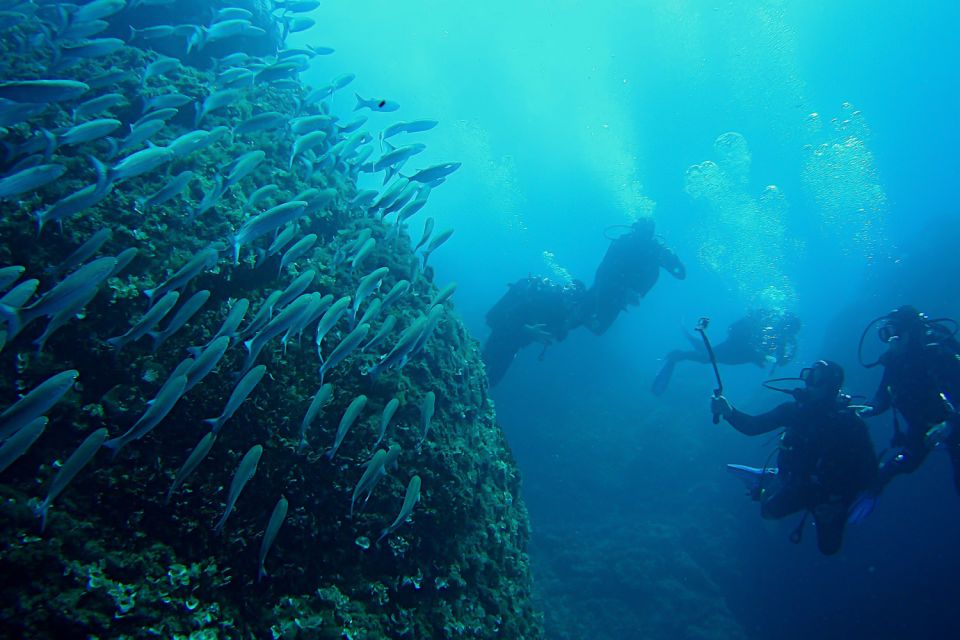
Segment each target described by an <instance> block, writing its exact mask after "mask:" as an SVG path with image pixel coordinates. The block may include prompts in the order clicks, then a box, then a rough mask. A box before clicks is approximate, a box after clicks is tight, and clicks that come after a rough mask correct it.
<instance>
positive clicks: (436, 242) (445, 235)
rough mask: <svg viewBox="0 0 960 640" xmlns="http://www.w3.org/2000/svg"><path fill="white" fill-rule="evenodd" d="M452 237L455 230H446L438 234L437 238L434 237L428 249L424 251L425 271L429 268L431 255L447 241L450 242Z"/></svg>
mask: <svg viewBox="0 0 960 640" xmlns="http://www.w3.org/2000/svg"><path fill="white" fill-rule="evenodd" d="M452 235H453V229H445V230H443V231H441V232H440V233H438V234H437V235H436V236H434V238H433V240H431V241H430V243H429V244H428V245H427V247H426V248H425V249H424V250H423V268H424V269H426V268H427V260H428V259H429V258H430V254H432V253H433V252H434V251H436V250H437V249H438V248H439V247H440V245H442V244H443V243H445V242H446V241H447V240H449V239H450V236H452Z"/></svg>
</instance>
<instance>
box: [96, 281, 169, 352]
mask: <svg viewBox="0 0 960 640" xmlns="http://www.w3.org/2000/svg"><path fill="white" fill-rule="evenodd" d="M179 299H180V294H179V293H177V292H176V291H168V292H167V293H166V294H164V295H163V297H161V298H160V299H159V300H157V303H156V304H155V305H153V306H152V307H150V308H149V309H147V311H146V313H144V314H143V316H142V317H141V318H140V320H138V321H137V322H136V324H134V325H133V326H132V327H130V329H128V330H127V332H126V333H124V334H123V335H121V336H117V337H115V338H109V339H107V341H106V342H107V344H109V345H110V346H111V347H113V348H114V349H116V350H118V351H119V350H120V349H122V348H123V347H124V346H125V345H127V344H128V343H130V342H136V341H137V340H139V339H140V338H142V337H143V336H145V335H147V332H149V331H150V330H151V329H153V328H154V327H155V326H157V325H158V324H159V323H160V321H161V320H163V319H164V318H165V317H166V316H167V314H168V313H170V310H171V309H173V307H174V306H175V305H176V304H177V300H179Z"/></svg>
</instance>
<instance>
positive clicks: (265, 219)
mask: <svg viewBox="0 0 960 640" xmlns="http://www.w3.org/2000/svg"><path fill="white" fill-rule="evenodd" d="M306 206H307V203H306V202H303V201H302V200H293V201H291V202H285V203H283V204H279V205H277V206H275V207H273V208H272V209H268V210H267V211H264V212H263V213H261V214H259V215H257V216H255V217H253V218H251V219H249V220H247V222H246V223H244V225H243V226H242V227H240V230H239V231H237V233H236V234H235V235H234V237H233V263H234V264H238V263H239V262H240V248H241V247H242V246H243V245H244V244H246V243H248V242H252V241H254V240H256V239H257V238H259V237H260V236H262V235H264V234H266V233H269V232H271V231H273V230H274V229H277V228H278V227H280V226H282V225H284V224H286V223H288V222H292V221H293V220H296V219H297V218H299V217H300V216H301V215H303V210H304V209H305V208H306Z"/></svg>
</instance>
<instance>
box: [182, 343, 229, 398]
mask: <svg viewBox="0 0 960 640" xmlns="http://www.w3.org/2000/svg"><path fill="white" fill-rule="evenodd" d="M228 346H230V338H229V337H227V336H220V337H219V338H216V339H215V340H213V341H212V342H211V343H210V344H209V345H208V346H207V348H206V349H204V350H203V351H202V352H201V353H200V354H199V355H198V356H197V357H196V360H195V361H194V363H193V366H192V367H190V369H189V370H188V371H187V388H186V389H185V390H184V393H188V392H189V391H190V390H191V389H192V388H194V387H195V386H197V385H198V384H200V382H201V381H202V380H203V379H204V378H206V377H207V375H208V374H209V373H210V372H211V371H213V369H214V367H216V366H217V364H218V363H219V362H220V359H221V358H223V354H224V353H226V351H227V347H228Z"/></svg>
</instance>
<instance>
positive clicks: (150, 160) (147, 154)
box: [109, 122, 174, 182]
mask: <svg viewBox="0 0 960 640" xmlns="http://www.w3.org/2000/svg"><path fill="white" fill-rule="evenodd" d="M145 124H149V123H145ZM160 124H161V125H162V124H163V123H162V122H161V123H160ZM173 158H174V155H173V151H171V150H170V149H168V148H167V147H149V148H147V149H143V150H142V151H137V152H136V153H134V154H132V155H129V156H127V157H126V158H124V159H123V160H121V161H120V162H118V163H117V164H115V165H114V166H113V167H111V168H110V171H109V177H110V181H111V182H120V181H121V180H129V179H130V178H135V177H137V176H139V175H143V174H144V173H149V172H150V171H153V170H154V169H157V168H158V167H160V166H162V165H164V164H166V163H168V162H170V161H171V160H173Z"/></svg>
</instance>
